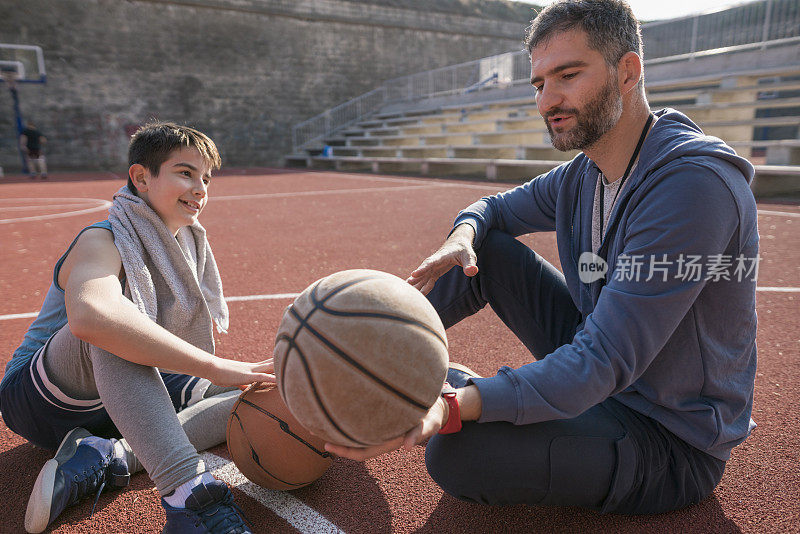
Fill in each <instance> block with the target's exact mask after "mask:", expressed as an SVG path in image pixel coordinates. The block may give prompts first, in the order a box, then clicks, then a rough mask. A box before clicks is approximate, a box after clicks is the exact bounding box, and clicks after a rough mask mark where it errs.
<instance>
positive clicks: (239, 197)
mask: <svg viewBox="0 0 800 534" xmlns="http://www.w3.org/2000/svg"><path fill="white" fill-rule="evenodd" d="M430 187H440V185H439V184H437V183H430V184H420V185H401V186H394V187H362V188H358V189H320V190H315V191H295V192H287V193H256V194H254V195H230V196H222V197H215V196H212V197H211V199H210V201H211V202H217V201H220V200H251V199H256V198H292V197H305V196H313V195H341V194H349V193H375V192H381V193H383V192H386V191H408V190H409V189H427V188H430Z"/></svg>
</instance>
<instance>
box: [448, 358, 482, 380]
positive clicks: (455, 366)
mask: <svg viewBox="0 0 800 534" xmlns="http://www.w3.org/2000/svg"><path fill="white" fill-rule="evenodd" d="M447 367H448V368H449V369H458V370H459V371H463V372H465V373H467V374H468V375H470V376H471V377H473V378H483V377H482V376H481V375H479V374H478V373H476V372H475V371H473V370H472V369H470V368H469V367H467V366H466V365H462V364H460V363H455V362H450V363H449V364H447Z"/></svg>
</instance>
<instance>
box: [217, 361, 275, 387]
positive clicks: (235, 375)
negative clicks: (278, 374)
mask: <svg viewBox="0 0 800 534" xmlns="http://www.w3.org/2000/svg"><path fill="white" fill-rule="evenodd" d="M211 367H212V368H211V370H210V372H209V376H207V377H206V378H208V379H209V380H211V382H212V383H214V384H216V385H218V386H247V385H249V384H252V383H253V382H264V383H267V384H275V383H276V380H275V375H274V374H272V373H274V371H275V366H274V364H273V362H272V358H270V359H268V360H264V361H261V362H256V363H252V362H240V361H236V360H229V359H227V358H219V357H216V358H214V361H213V362H212V366H211Z"/></svg>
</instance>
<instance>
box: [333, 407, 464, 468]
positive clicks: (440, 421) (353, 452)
mask: <svg viewBox="0 0 800 534" xmlns="http://www.w3.org/2000/svg"><path fill="white" fill-rule="evenodd" d="M448 411H449V410H448V407H447V403H446V402H445V401H444V399H442V398H441V397H439V398H438V399H436V402H435V403H434V404H433V406H431V409H430V410H428V413H427V414H425V417H423V418H422V419H420V422H419V424H418V425H417V426H415V427H414V428H412V429H411V430H409V431H408V432H407V433H406V434H405V435H403V436H399V437H397V438H394V439H392V440H390V441H387V442H385V443H381V444H380V445H373V446H371V447H345V446H343V445H334V444H333V443H326V444H325V450H326V451H328V452H330V453H332V454H335V455H336V456H341V457H342V458H349V459H350V460H355V461H357V462H363V461H364V460H368V459H370V458H375V457H376V456H380V455H382V454H385V453H387V452H391V451H393V450H396V449H399V448H400V447H403V448H404V449H406V450H411V449H413V448H414V446H415V445H418V444H420V443H422V442H424V441H425V440H427V439H428V438H430V437H431V436H433V435H434V434H436V433H437V432H439V430H440V429H441V428H442V425H444V423H445V422H446V421H447V415H448Z"/></svg>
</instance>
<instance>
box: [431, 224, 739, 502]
mask: <svg viewBox="0 0 800 534" xmlns="http://www.w3.org/2000/svg"><path fill="white" fill-rule="evenodd" d="M477 254H478V274H477V275H476V276H475V277H473V278H468V277H466V276H465V275H464V274H463V271H462V269H461V267H455V268H453V269H452V270H451V271H449V272H448V273H446V274H445V275H444V276H442V277H441V278H440V279H439V281H437V283H436V286H435V287H434V288H433V290H432V291H431V292H430V294H429V295H428V298H429V299H430V301H431V302H432V303H433V305H434V307H435V308H436V310H437V311H438V312H439V315H440V316H441V318H442V322H443V323H444V325H445V327H446V328H449V327H450V326H452V325H453V324H455V323H457V322H458V321H460V320H461V319H464V318H465V317H467V316H469V315H472V314H473V313H475V312H477V311H478V310H480V309H481V308H483V307H484V306H485V305H486V304H487V303H488V304H490V305H491V307H492V309H493V310H494V311H495V312H496V313H497V315H498V316H499V317H500V318H501V319H502V320H503V322H504V323H505V324H506V325H507V326H508V327H509V328H510V329H511V330H512V331H513V332H514V334H515V335H516V336H517V337H518V338H519V339H520V340H521V341H522V343H523V344H524V345H525V346H526V347H527V348H528V350H530V351H531V353H532V354H533V355H534V357H536V358H537V359H540V358H543V357H544V356H546V355H547V354H549V353H551V352H553V350H555V349H556V348H557V347H559V346H561V345H564V344H566V343H570V342H571V340H572V338H573V336H574V335H575V331H576V328H577V327H578V325H579V324H580V322H581V316H580V312H579V311H578V309H577V308H576V307H575V304H574V303H573V302H572V299H571V298H570V295H569V293H568V291H567V286H566V282H565V280H564V276H563V275H562V274H561V273H560V272H559V271H558V270H556V269H555V268H554V267H553V266H552V265H550V264H549V263H548V262H546V261H545V260H544V259H543V258H542V257H541V256H539V255H538V254H536V253H535V252H533V251H532V250H530V249H529V248H528V247H526V246H525V245H523V244H522V243H520V242H519V241H517V240H516V239H514V238H513V237H511V236H509V235H507V234H504V233H502V232H498V231H490V232H489V234H488V235H487V237H486V238H485V239H484V241H483V243H482V245H481V248H480V250H478V252H477ZM451 378H454V377H452V376H451ZM465 384H466V379H462V381H461V383H459V384H453V385H454V386H455V387H463V386H464V385H465ZM425 461H426V464H427V467H428V472H429V473H430V475H431V477H433V479H434V480H435V481H436V483H437V484H439V485H440V486H441V487H442V488H443V489H444V490H445V491H446V492H447V493H449V494H451V495H453V496H455V497H457V498H459V499H463V500H466V501H473V502H479V503H484V504H518V503H524V504H529V505H560V506H582V507H586V508H591V509H594V510H598V511H601V512H604V513H605V512H613V513H624V514H648V513H659V512H666V511H669V510H675V509H678V508H682V507H684V506H687V505H689V504H693V503H697V502H699V501H700V500H701V499H703V498H704V497H705V496H707V495H708V494H710V493H711V491H712V490H713V489H714V487H715V486H716V485H717V483H718V482H719V480H720V478H721V477H722V472H723V470H724V469H725V462H724V461H722V460H719V459H717V458H714V457H712V456H710V455H707V454H705V453H703V452H701V451H699V450H698V449H695V448H694V447H692V446H690V445H688V444H687V443H685V442H684V441H683V440H681V439H679V438H677V437H676V436H675V435H673V434H672V433H670V432H669V431H668V430H666V429H665V428H664V427H663V426H662V425H661V424H659V423H657V422H656V421H654V420H653V419H650V418H648V417H645V416H643V415H641V414H639V413H637V412H635V411H634V410H631V409H629V408H627V407H626V406H624V405H622V404H621V403H620V402H618V401H616V400H615V399H613V398H609V399H607V400H605V401H604V402H602V403H600V404H598V405H596V406H593V407H592V408H590V409H588V410H587V411H586V412H584V413H582V414H581V415H579V416H578V417H575V418H573V419H566V420H554V421H545V422H541V423H535V424H530V425H513V424H511V423H506V422H495V423H474V422H473V423H465V424H464V427H463V429H462V430H461V431H460V432H458V433H455V434H449V435H437V436H434V437H433V438H432V439H431V440H430V441H429V442H428V445H427V448H426V451H425Z"/></svg>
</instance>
